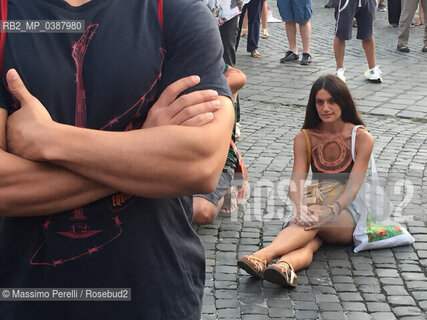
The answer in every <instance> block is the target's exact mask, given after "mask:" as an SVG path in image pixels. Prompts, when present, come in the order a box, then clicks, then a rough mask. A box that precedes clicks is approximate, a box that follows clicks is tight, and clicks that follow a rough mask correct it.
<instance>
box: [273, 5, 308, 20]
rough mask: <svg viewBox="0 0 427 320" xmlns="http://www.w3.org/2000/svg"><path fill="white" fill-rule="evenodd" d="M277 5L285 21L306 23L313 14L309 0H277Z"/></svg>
mask: <svg viewBox="0 0 427 320" xmlns="http://www.w3.org/2000/svg"><path fill="white" fill-rule="evenodd" d="M277 7H278V8H279V13H280V16H281V17H282V20H283V21H285V22H296V23H298V24H306V23H307V22H308V21H309V20H310V18H311V16H312V15H313V8H312V6H311V0H277Z"/></svg>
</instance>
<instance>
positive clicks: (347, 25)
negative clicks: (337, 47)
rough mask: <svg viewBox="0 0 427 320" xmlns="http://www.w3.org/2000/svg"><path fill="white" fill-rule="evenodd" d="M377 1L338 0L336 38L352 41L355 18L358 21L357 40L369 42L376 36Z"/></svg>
mask: <svg viewBox="0 0 427 320" xmlns="http://www.w3.org/2000/svg"><path fill="white" fill-rule="evenodd" d="M376 8H377V5H376V0H338V6H337V7H336V8H335V20H336V22H335V36H336V37H337V38H339V39H341V40H350V39H351V38H352V32H353V17H354V18H356V20H357V36H356V38H357V39H360V40H369V39H371V38H372V36H373V34H374V20H375V10H376Z"/></svg>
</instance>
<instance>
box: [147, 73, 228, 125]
mask: <svg viewBox="0 0 427 320" xmlns="http://www.w3.org/2000/svg"><path fill="white" fill-rule="evenodd" d="M199 82H200V78H199V77H198V76H189V77H185V78H182V79H179V80H177V81H175V82H174V83H172V84H170V85H169V86H168V87H167V88H166V89H165V90H164V91H163V92H162V94H161V95H160V97H159V99H158V100H157V101H156V103H155V104H154V105H153V106H152V107H151V109H150V111H149V112H148V116H147V119H146V120H145V122H144V125H143V126H142V128H151V127H157V126H164V125H183V126H191V127H198V126H202V125H204V124H207V123H209V122H211V121H212V120H213V118H214V115H213V113H214V112H215V111H217V110H218V109H219V106H220V103H219V101H218V93H217V92H216V91H214V90H200V91H194V92H191V93H188V94H185V95H182V96H181V97H179V98H177V97H178V96H179V95H180V94H181V93H182V92H183V91H185V90H187V89H188V88H191V87H194V86H195V85H197V84H198V83H199Z"/></svg>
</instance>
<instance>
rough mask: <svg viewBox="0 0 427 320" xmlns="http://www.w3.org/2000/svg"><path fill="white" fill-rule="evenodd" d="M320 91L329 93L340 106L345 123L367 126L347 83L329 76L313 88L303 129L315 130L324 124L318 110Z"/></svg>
mask: <svg viewBox="0 0 427 320" xmlns="http://www.w3.org/2000/svg"><path fill="white" fill-rule="evenodd" d="M320 89H325V90H326V91H328V92H329V94H330V95H331V96H332V99H334V101H335V102H336V103H337V104H338V105H339V106H340V108H341V112H342V114H341V119H342V120H343V121H344V122H351V123H353V124H355V125H359V124H361V125H365V124H364V123H363V120H362V118H361V117H360V114H359V112H358V111H357V109H356V105H355V103H354V100H353V98H352V96H351V93H350V90H348V88H347V85H346V84H345V82H344V81H342V80H341V79H340V78H338V77H337V76H335V75H332V74H329V75H326V76H322V77H320V78H319V79H317V80H316V81H315V82H314V83H313V86H312V87H311V91H310V97H309V98H308V103H307V109H306V113H305V120H304V125H303V127H302V128H303V129H314V128H316V127H317V126H318V125H319V124H320V123H321V122H322V120H320V117H319V114H318V113H317V109H316V94H317V92H318V91H319V90H320Z"/></svg>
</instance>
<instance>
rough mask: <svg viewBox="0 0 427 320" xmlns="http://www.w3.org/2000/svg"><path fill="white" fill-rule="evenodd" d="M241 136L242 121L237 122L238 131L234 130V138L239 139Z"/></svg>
mask: <svg viewBox="0 0 427 320" xmlns="http://www.w3.org/2000/svg"><path fill="white" fill-rule="evenodd" d="M239 137H240V123H238V122H236V131H235V132H234V138H236V139H239Z"/></svg>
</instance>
